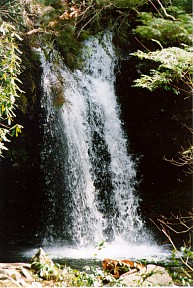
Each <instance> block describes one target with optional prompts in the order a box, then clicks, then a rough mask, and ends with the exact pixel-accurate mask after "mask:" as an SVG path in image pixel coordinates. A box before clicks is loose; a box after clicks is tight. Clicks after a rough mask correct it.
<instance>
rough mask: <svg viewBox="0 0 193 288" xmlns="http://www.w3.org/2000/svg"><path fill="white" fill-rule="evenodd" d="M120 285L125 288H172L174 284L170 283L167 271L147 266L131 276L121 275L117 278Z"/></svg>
mask: <svg viewBox="0 0 193 288" xmlns="http://www.w3.org/2000/svg"><path fill="white" fill-rule="evenodd" d="M119 279H120V280H121V283H123V284H124V285H126V286H130V287H132V286H135V287H136V286H140V287H141V286H142V287H146V286H153V287H155V286H173V285H174V283H173V281H172V278H171V276H170V275H169V273H168V272H167V270H166V269H165V268H163V267H161V266H156V265H152V264H149V265H147V266H146V267H144V268H143V269H140V270H139V271H137V272H134V273H133V274H129V273H128V272H126V273H124V274H123V275H121V277H120V278H119Z"/></svg>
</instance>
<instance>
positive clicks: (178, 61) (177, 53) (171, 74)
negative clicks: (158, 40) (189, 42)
mask: <svg viewBox="0 0 193 288" xmlns="http://www.w3.org/2000/svg"><path fill="white" fill-rule="evenodd" d="M132 55H134V56H137V57H139V58H140V59H148V60H151V61H155V62H158V63H159V65H158V68H157V69H152V70H150V75H141V77H140V78H139V79H137V80H135V85H134V86H135V87H141V88H147V89H149V90H150V91H153V90H154V89H156V88H159V87H161V88H164V89H172V90H173V91H174V92H175V93H179V91H180V90H181V89H183V90H185V91H186V92H188V93H192V91H193V83H192V77H191V76H192V71H193V52H192V51H191V50H190V51H189V50H185V49H181V48H178V47H169V48H164V49H162V50H157V51H153V52H148V53H145V52H142V51H138V52H135V53H132ZM179 81H181V82H182V84H183V86H180V85H179ZM181 87H183V88H181Z"/></svg>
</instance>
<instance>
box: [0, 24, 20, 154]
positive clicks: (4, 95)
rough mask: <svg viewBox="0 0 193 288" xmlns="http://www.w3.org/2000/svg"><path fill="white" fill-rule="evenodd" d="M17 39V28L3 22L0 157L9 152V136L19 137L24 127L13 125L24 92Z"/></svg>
mask: <svg viewBox="0 0 193 288" xmlns="http://www.w3.org/2000/svg"><path fill="white" fill-rule="evenodd" d="M16 39H18V40H20V41H21V40H22V39H21V38H20V36H19V35H18V34H17V32H16V30H15V27H14V26H13V25H11V24H9V23H7V22H4V21H2V23H1V25H0V59H1V61H0V80H1V84H0V121H1V122H0V155H1V156H2V150H7V147H6V146H5V144H4V142H9V141H10V140H9V136H13V135H15V136H16V137H17V136H18V133H20V132H21V129H22V126H21V125H19V124H16V125H12V123H13V119H14V117H15V116H16V115H15V109H16V103H15V102H16V99H17V98H18V97H19V93H22V92H23V91H22V90H21V89H20V88H19V84H18V83H21V81H20V80H19V78H18V75H19V74H20V65H21V58H20V57H19V56H18V55H19V54H21V51H20V50H19V48H18V45H17V44H16Z"/></svg>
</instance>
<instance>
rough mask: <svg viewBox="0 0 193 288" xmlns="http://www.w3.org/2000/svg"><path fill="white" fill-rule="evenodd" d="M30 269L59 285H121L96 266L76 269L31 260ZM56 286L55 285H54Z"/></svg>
mask: <svg viewBox="0 0 193 288" xmlns="http://www.w3.org/2000/svg"><path fill="white" fill-rule="evenodd" d="M31 269H32V271H33V273H34V274H36V275H38V277H40V278H42V279H43V280H46V281H49V280H54V281H55V284H56V285H57V283H58V285H59V287H66V286H68V287H93V286H94V287H101V286H104V284H105V285H106V283H108V286H114V285H116V287H123V285H122V284H121V281H119V280H115V278H114V277H113V276H112V275H110V274H108V273H106V272H104V271H102V270H101V269H100V268H98V267H84V271H78V270H75V269H72V268H70V267H67V266H62V265H59V264H54V263H53V262H52V261H51V262H45V263H41V262H38V261H37V262H36V261H34V262H32V264H31ZM55 287H56V286H55Z"/></svg>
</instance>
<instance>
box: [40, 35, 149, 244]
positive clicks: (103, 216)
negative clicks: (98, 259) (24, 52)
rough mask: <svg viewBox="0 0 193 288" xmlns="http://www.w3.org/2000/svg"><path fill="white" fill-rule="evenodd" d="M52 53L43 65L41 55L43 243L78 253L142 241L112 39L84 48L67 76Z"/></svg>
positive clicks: (92, 42) (92, 41) (144, 236)
mask: <svg viewBox="0 0 193 288" xmlns="http://www.w3.org/2000/svg"><path fill="white" fill-rule="evenodd" d="M56 54H57V53H53V55H52V57H51V58H53V59H50V60H49V61H48V60H46V58H45V56H44V54H43V53H42V52H41V53H40V55H41V62H42V70H43V74H42V87H43V96H42V101H41V105H42V120H41V122H42V127H43V148H42V152H41V156H42V171H43V172H42V173H43V177H44V179H45V187H46V188H45V189H46V199H47V200H46V201H47V202H46V201H45V202H46V203H47V204H46V207H47V208H46V211H45V212H44V215H43V219H44V226H45V238H46V239H49V240H48V241H54V242H56V241H59V242H61V243H64V244H75V245H78V246H87V245H90V244H92V243H97V242H99V241H101V240H106V241H108V242H113V241H120V240H123V241H126V242H128V243H136V242H137V243H139V242H140V241H142V240H143V241H144V239H147V238H148V236H147V234H148V233H147V232H146V231H145V228H144V223H143V221H142V219H141V216H140V215H139V212H138V210H139V204H138V197H137V195H136V185H137V182H136V165H135V161H134V160H133V159H132V157H131V156H130V155H129V154H128V140H127V137H126V135H125V133H124V130H123V123H122V121H121V119H120V106H119V104H118V101H117V97H116V93H115V80H116V75H115V68H116V66H117V57H116V53H115V50H114V47H113V45H112V39H111V35H109V34H105V35H104V37H103V39H102V40H101V41H99V40H98V39H97V38H90V40H89V41H87V42H86V43H85V49H84V52H83V56H82V57H83V60H82V61H83V65H82V66H83V68H82V69H79V70H78V69H77V70H76V71H73V72H72V71H70V70H69V69H68V68H67V67H66V66H65V65H64V63H63V61H62V59H61V58H60V57H59V56H58V55H56ZM57 101H58V102H60V104H63V105H62V107H58V106H61V105H58V103H57ZM63 102H64V103H63Z"/></svg>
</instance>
